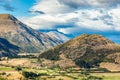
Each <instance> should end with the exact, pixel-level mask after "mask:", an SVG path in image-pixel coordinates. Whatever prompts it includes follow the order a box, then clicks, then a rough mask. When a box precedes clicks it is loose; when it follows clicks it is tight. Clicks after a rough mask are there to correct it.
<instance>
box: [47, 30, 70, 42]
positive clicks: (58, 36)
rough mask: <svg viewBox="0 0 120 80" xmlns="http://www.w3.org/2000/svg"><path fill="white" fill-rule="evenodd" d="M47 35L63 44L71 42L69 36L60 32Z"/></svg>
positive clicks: (51, 32)
mask: <svg viewBox="0 0 120 80" xmlns="http://www.w3.org/2000/svg"><path fill="white" fill-rule="evenodd" d="M46 34H47V35H48V36H50V37H51V38H53V39H54V40H56V41H58V42H61V43H64V42H67V41H68V40H69V38H68V37H67V36H65V35H64V34H63V33H60V32H58V31H50V32H47V33H46Z"/></svg>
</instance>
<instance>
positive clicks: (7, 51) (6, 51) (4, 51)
mask: <svg viewBox="0 0 120 80" xmlns="http://www.w3.org/2000/svg"><path fill="white" fill-rule="evenodd" d="M19 51H20V48H19V47H17V46H15V45H13V44H11V43H9V42H8V41H7V40H6V39H3V38H0V57H3V56H8V57H12V56H16V55H17V53H18V52H19Z"/></svg>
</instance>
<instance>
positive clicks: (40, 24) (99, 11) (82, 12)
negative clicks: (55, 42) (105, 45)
mask: <svg viewBox="0 0 120 80" xmlns="http://www.w3.org/2000/svg"><path fill="white" fill-rule="evenodd" d="M119 4H120V1H119V0H116V1H114V0H89V1H88V0H84V1H83V0H38V1H37V2H36V4H35V5H33V6H32V7H31V8H30V11H31V12H33V13H38V12H42V13H44V14H36V15H35V16H33V17H30V18H27V19H26V18H21V20H22V21H24V22H25V23H26V24H27V25H29V26H31V27H32V28H34V29H48V30H52V29H54V30H58V31H60V32H63V33H65V34H76V33H80V32H81V31H82V33H84V32H85V31H86V30H87V32H94V31H97V32H98V33H100V32H102V33H104V32H106V31H107V32H114V31H117V32H119V31H120V27H119V25H120V17H119V14H120V6H119Z"/></svg>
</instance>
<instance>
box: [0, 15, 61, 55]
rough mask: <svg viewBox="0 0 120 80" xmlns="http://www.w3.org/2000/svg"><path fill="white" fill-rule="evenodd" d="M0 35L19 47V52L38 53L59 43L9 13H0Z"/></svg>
mask: <svg viewBox="0 0 120 80" xmlns="http://www.w3.org/2000/svg"><path fill="white" fill-rule="evenodd" d="M0 37H1V38H4V39H6V40H8V41H9V42H10V43H12V44H14V45H17V46H18V47H20V48H21V49H22V51H21V52H27V53H40V52H43V51H45V50H47V49H49V48H52V47H54V46H56V45H58V44H61V42H57V41H56V40H54V39H52V38H51V37H49V36H48V35H46V34H43V33H40V32H38V31H36V30H34V29H32V28H30V27H28V26H27V25H25V24H23V23H22V22H20V21H19V20H17V19H16V18H15V17H14V16H12V15H10V14H0Z"/></svg>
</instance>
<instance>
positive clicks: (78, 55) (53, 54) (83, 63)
mask: <svg viewBox="0 0 120 80" xmlns="http://www.w3.org/2000/svg"><path fill="white" fill-rule="evenodd" d="M116 52H118V53H119V52H120V45H117V44H115V43H114V42H112V41H110V40H108V39H106V38H105V37H103V36H101V35H97V34H92V35H88V34H83V35H81V36H78V37H76V38H74V39H72V40H70V41H68V42H66V43H64V44H62V45H60V46H57V47H56V48H54V49H51V50H48V51H46V52H44V53H43V54H41V55H40V57H42V58H47V59H51V60H60V55H61V54H63V55H64V56H65V57H66V58H68V59H71V60H73V61H74V62H75V63H76V64H77V65H79V66H80V67H94V66H99V63H100V62H103V61H104V60H107V59H106V58H107V56H108V55H110V54H114V53H116Z"/></svg>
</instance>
